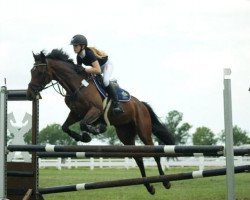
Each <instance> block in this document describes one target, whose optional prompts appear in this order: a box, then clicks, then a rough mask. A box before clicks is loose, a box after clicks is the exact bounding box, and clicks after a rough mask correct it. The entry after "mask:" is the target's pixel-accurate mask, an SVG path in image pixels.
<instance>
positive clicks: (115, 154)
mask: <svg viewBox="0 0 250 200" xmlns="http://www.w3.org/2000/svg"><path fill="white" fill-rule="evenodd" d="M234 155H235V156H250V149H234ZM37 156H38V157H39V158H57V157H61V158H69V157H70V158H100V157H103V158H125V157H192V156H195V157H200V156H211V157H212V156H213V157H216V156H225V153H224V152H222V151H219V152H215V153H214V152H212V153H140V152H139V153H138V152H135V153H133V152H132V153H131V152H38V153H37Z"/></svg>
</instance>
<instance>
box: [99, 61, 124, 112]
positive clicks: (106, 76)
mask: <svg viewBox="0 0 250 200" xmlns="http://www.w3.org/2000/svg"><path fill="white" fill-rule="evenodd" d="M102 67H104V68H103V84H104V86H105V88H106V90H107V92H108V95H109V97H110V98H111V99H112V102H113V111H114V113H123V112H124V111H123V109H122V107H121V105H120V103H119V101H118V97H117V94H116V91H115V88H114V85H113V84H112V82H110V77H111V74H112V72H113V65H112V63H111V62H109V61H107V63H105V65H104V66H102Z"/></svg>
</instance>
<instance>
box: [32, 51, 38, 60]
mask: <svg viewBox="0 0 250 200" xmlns="http://www.w3.org/2000/svg"><path fill="white" fill-rule="evenodd" d="M32 54H33V57H34V60H35V61H37V55H36V54H34V52H33V51H32Z"/></svg>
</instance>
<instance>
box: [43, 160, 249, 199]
mask: <svg viewBox="0 0 250 200" xmlns="http://www.w3.org/2000/svg"><path fill="white" fill-rule="evenodd" d="M234 170H235V173H243V172H249V171H250V165H244V166H238V167H235V168H234ZM225 174H226V168H222V169H213V170H204V171H193V172H187V173H180V174H170V175H161V176H151V177H144V178H133V179H123V180H114V181H103V182H96V183H80V184H76V185H65V186H56V187H47V188H39V189H38V192H39V193H40V194H50V193H59V192H72V191H79V190H94V189H101V188H110V187H122V186H130V185H140V184H145V183H157V182H163V181H166V180H168V181H179V180H187V179H195V178H203V177H211V176H221V175H225Z"/></svg>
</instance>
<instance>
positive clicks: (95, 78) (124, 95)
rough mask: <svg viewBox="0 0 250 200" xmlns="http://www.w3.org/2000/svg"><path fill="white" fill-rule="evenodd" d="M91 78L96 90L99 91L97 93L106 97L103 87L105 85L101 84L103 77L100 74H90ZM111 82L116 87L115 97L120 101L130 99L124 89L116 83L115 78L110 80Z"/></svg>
mask: <svg viewBox="0 0 250 200" xmlns="http://www.w3.org/2000/svg"><path fill="white" fill-rule="evenodd" d="M92 79H93V81H94V83H95V85H96V88H97V90H98V91H99V93H100V94H101V96H102V97H103V98H104V99H105V98H108V93H107V91H106V89H105V86H104V84H103V79H102V76H101V75H97V76H92ZM111 82H112V84H113V85H114V86H115V89H116V93H117V97H118V100H119V101H120V102H127V101H130V99H131V95H130V94H129V93H128V92H127V91H126V90H124V89H122V88H120V86H119V85H118V83H117V81H116V80H111Z"/></svg>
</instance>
